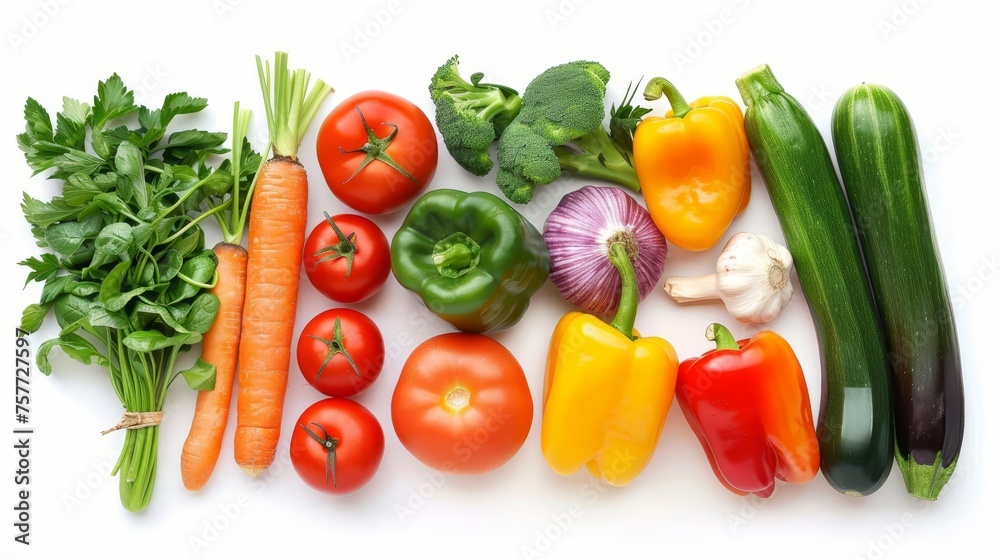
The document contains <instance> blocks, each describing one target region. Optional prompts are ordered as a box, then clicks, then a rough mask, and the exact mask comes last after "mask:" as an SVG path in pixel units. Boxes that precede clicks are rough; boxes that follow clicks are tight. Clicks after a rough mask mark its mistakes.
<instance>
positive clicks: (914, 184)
mask: <svg viewBox="0 0 1000 560" xmlns="http://www.w3.org/2000/svg"><path fill="white" fill-rule="evenodd" d="M833 143H834V148H836V152H837V161H838V162H839V164H840V173H841V177H843V181H844V190H845V191H846V193H847V199H848V202H849V203H850V206H851V211H852V212H853V215H854V221H855V223H856V226H857V230H858V236H859V238H860V240H861V251H862V255H863V256H864V258H865V263H866V267H867V270H868V277H869V278H870V279H871V284H872V290H873V292H874V294H875V303H876V306H877V307H878V311H879V314H880V316H881V318H882V323H883V327H884V329H885V332H886V337H887V338H886V340H887V344H888V348H889V362H890V364H891V365H892V371H893V376H894V383H893V384H892V387H893V405H894V407H895V431H896V462H897V463H898V465H899V468H900V470H901V471H902V473H903V480H904V481H905V482H906V489H907V491H908V492H909V493H910V494H912V495H914V496H917V497H919V498H923V499H927V500H935V499H937V497H938V494H939V493H940V492H941V489H942V488H943V487H944V485H945V483H947V482H948V479H949V478H950V477H951V474H952V472H953V471H954V470H955V465H956V464H957V460H958V454H959V451H960V450H961V447H962V435H963V431H964V424H965V410H964V409H965V400H964V394H963V388H962V367H961V363H960V359H959V351H958V338H957V336H956V332H955V320H954V316H953V313H952V309H951V301H950V299H949V297H948V287H947V284H946V283H945V277H944V272H943V271H942V269H941V264H940V260H939V258H938V253H937V249H936V243H935V240H934V228H933V225H932V223H931V218H930V212H929V210H928V208H927V201H926V198H925V196H924V182H923V171H922V167H921V163H920V151H919V148H918V144H917V139H916V133H915V131H914V128H913V122H912V120H911V119H910V115H909V112H908V111H907V110H906V107H905V106H904V105H903V102H902V101H901V100H900V99H899V97H898V96H897V95H896V94H895V93H893V92H892V91H891V90H889V89H888V88H885V87H883V86H879V85H872V84H862V85H860V86H856V87H853V88H851V89H849V90H848V91H847V92H846V93H844V95H843V96H841V98H840V99H839V100H838V101H837V105H836V108H835V109H834V113H833Z"/></svg>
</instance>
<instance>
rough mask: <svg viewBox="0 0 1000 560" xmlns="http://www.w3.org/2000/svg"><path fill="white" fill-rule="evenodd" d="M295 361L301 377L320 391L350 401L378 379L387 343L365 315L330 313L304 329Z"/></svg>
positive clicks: (350, 311) (343, 311)
mask: <svg viewBox="0 0 1000 560" xmlns="http://www.w3.org/2000/svg"><path fill="white" fill-rule="evenodd" d="M295 359H296V362H297V364H298V366H299V371H300V372H301V373H302V377H303V378H305V380H306V382H307V383H309V384H310V385H312V386H313V387H314V388H315V389H316V390H317V391H319V392H320V393H323V394H324V395H328V396H331V397H351V396H354V395H356V394H358V393H360V392H361V391H364V390H365V389H367V388H368V387H369V386H371V384H372V383H374V382H375V380H376V379H377V378H378V376H379V374H380V373H381V371H382V366H383V365H384V364H385V341H384V340H383V338H382V333H381V332H380V331H379V328H378V325H376V324H375V323H374V322H373V321H372V320H371V319H370V318H369V317H368V316H367V315H365V314H364V313H361V312H360V311H357V310H354V309H349V308H346V307H344V308H334V309H327V310H325V311H322V312H320V313H319V314H317V315H316V316H315V317H313V318H312V319H310V320H309V322H308V323H306V325H305V327H303V328H302V333H301V334H300V335H299V340H298V343H297V344H296V347H295Z"/></svg>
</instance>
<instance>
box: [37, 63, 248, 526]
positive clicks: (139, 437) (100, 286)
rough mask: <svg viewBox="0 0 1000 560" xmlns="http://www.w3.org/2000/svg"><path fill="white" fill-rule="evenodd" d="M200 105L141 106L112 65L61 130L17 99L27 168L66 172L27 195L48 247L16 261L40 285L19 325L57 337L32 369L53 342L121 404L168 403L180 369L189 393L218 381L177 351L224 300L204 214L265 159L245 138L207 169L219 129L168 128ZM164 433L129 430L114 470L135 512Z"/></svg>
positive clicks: (43, 351)
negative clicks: (45, 191) (101, 378)
mask: <svg viewBox="0 0 1000 560" xmlns="http://www.w3.org/2000/svg"><path fill="white" fill-rule="evenodd" d="M206 106H207V101H206V100H205V99H203V98H198V97H191V96H189V95H188V94H186V93H173V94H170V95H167V96H166V98H165V99H164V101H163V105H162V106H161V107H160V108H159V109H153V110H151V109H149V108H147V107H144V106H137V105H136V104H135V102H134V96H133V92H132V91H131V90H129V89H128V88H126V87H125V85H124V84H123V83H122V80H121V78H120V77H119V76H118V75H117V74H116V75H112V76H111V77H110V78H108V79H107V80H105V81H103V82H99V83H98V88H97V94H96V95H95V96H94V99H93V104H92V105H91V104H88V103H85V102H82V101H78V100H75V99H70V98H63V107H62V110H61V111H59V112H58V113H57V114H56V116H55V128H53V126H52V120H51V118H50V116H49V113H48V112H47V111H46V110H45V108H44V107H42V106H41V104H39V103H38V102H37V101H35V100H34V99H31V98H29V99H28V100H27V102H26V103H25V107H24V119H25V131H24V133H22V134H19V135H18V136H17V142H18V146H19V147H20V149H21V150H22V151H23V152H24V156H25V159H26V161H27V163H28V166H29V167H31V169H32V170H33V172H34V174H38V173H43V172H47V173H48V174H49V175H48V176H49V178H50V179H54V180H57V181H59V182H60V184H61V194H60V195H58V196H55V197H53V198H52V199H51V200H49V201H47V202H46V201H42V200H39V199H37V198H34V197H32V196H31V195H29V194H28V193H25V194H24V199H23V202H22V203H21V208H22V210H23V213H24V217H25V219H26V220H27V222H28V224H30V225H31V228H32V233H33V235H34V238H35V240H36V241H37V244H38V246H39V247H42V248H43V249H46V250H47V251H46V252H44V253H43V254H41V255H40V256H32V257H30V258H27V259H25V260H23V261H21V263H20V264H22V265H24V266H26V267H28V268H29V269H30V272H29V274H28V278H27V281H26V284H27V282H31V281H37V282H43V283H44V285H43V287H42V292H41V298H40V301H39V302H38V303H35V304H32V305H29V306H28V307H27V308H26V309H25V310H24V312H23V314H22V320H21V328H22V329H24V330H25V331H28V332H35V331H37V330H38V329H39V328H41V326H42V325H43V323H44V322H45V320H47V318H49V317H54V319H55V321H56V323H57V324H58V326H59V329H60V330H59V334H58V335H57V336H56V337H55V338H52V339H50V340H47V341H45V342H44V343H42V344H41V345H40V346H39V349H38V352H37V354H36V359H37V364H38V367H39V369H40V371H42V372H43V373H45V374H46V375H47V374H49V373H51V371H52V364H51V363H50V361H49V354H50V352H51V350H52V349H54V348H59V349H61V350H62V351H63V352H64V353H65V354H66V355H68V356H69V357H71V358H73V359H75V360H77V361H79V362H81V363H84V364H98V365H101V366H104V367H106V368H108V371H109V373H110V379H111V385H112V387H113V388H114V391H115V393H116V395H117V396H118V398H119V400H120V401H121V403H122V405H123V406H124V408H125V411H126V413H154V415H155V413H157V412H160V411H162V410H163V401H164V398H165V396H166V393H167V388H168V387H169V386H170V384H171V382H172V381H173V380H174V379H175V378H176V377H177V376H178V375H180V376H183V377H184V379H185V380H186V381H187V383H188V385H190V386H191V387H192V388H194V389H210V388H212V387H213V386H214V382H215V368H214V367H213V366H211V365H210V364H208V363H207V362H205V361H203V360H201V359H200V358H199V359H197V361H196V362H195V363H194V365H193V366H192V367H189V368H187V369H184V370H181V371H177V370H178V358H179V357H180V356H181V355H182V354H183V353H185V352H187V351H189V350H190V349H191V348H192V346H193V345H195V344H197V343H198V342H199V341H200V340H201V337H202V335H203V334H204V333H205V332H206V331H207V330H208V328H209V327H210V326H211V325H212V323H213V321H214V320H215V315H216V313H217V311H218V308H219V301H218V298H217V297H216V296H215V295H213V294H211V293H209V292H208V291H207V290H208V289H209V288H210V287H211V286H212V285H213V282H214V281H215V279H216V273H215V267H216V263H217V260H216V257H215V255H214V254H213V253H212V251H211V250H210V249H206V246H205V234H204V231H203V230H202V228H201V227H200V225H199V222H200V221H201V220H202V219H204V218H205V217H207V216H209V215H213V214H218V213H220V212H221V211H224V210H227V209H228V210H230V211H231V210H232V209H231V208H228V207H229V206H230V204H231V203H233V199H234V198H238V196H239V195H240V194H241V192H242V193H243V194H244V195H245V194H246V192H247V191H248V190H249V189H250V186H251V184H252V179H253V175H254V173H255V171H256V169H257V167H258V166H259V162H260V156H259V155H258V154H256V153H255V152H254V151H253V150H252V149H250V147H249V143H247V142H246V140H245V138H242V136H241V137H240V139H239V140H238V142H240V144H239V145H240V146H241V148H242V149H240V150H237V152H238V154H239V155H238V156H237V158H238V160H237V161H236V162H235V163H236V165H235V166H234V165H233V162H232V161H229V160H226V161H224V162H223V163H222V164H220V165H219V166H218V167H216V168H213V167H212V166H211V165H210V164H209V160H210V158H213V157H214V156H216V155H218V154H223V153H226V152H227V150H226V149H225V148H224V147H223V143H224V142H225V141H226V139H227V134H226V133H224V132H206V131H202V130H195V129H191V130H181V131H178V132H173V133H171V134H169V135H167V130H168V127H169V126H170V125H171V123H172V122H173V120H174V118H175V117H177V116H178V115H185V114H192V113H197V112H199V111H201V110H203V109H204V108H205V107H206ZM234 168H235V169H237V170H238V171H237V173H236V176H234V175H233V173H232V170H233V169H234ZM234 186H235V188H234ZM216 217H219V216H216ZM133 416H138V415H133ZM154 417H155V416H154ZM141 418H144V419H146V418H148V416H141ZM124 419H125V417H123V422H124ZM137 423H139V424H140V425H143V424H145V423H146V422H145V420H142V421H137ZM126 427H127V426H126ZM158 433H159V425H158V423H154V425H147V426H144V427H136V426H133V427H132V429H128V430H127V431H126V435H125V442H124V446H123V448H122V452H121V455H120V457H119V459H118V462H117V464H116V465H115V467H114V471H113V474H117V475H119V480H120V494H121V501H122V505H123V506H125V508H127V509H128V510H130V511H140V510H143V509H145V508H146V506H147V505H148V504H149V500H150V497H151V494H152V490H153V480H154V476H155V472H156V455H157V453H156V450H157V437H158Z"/></svg>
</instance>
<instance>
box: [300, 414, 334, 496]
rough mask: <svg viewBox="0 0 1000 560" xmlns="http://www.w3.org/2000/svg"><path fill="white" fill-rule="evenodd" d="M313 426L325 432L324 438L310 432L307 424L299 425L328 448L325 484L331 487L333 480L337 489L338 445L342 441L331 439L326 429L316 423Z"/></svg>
mask: <svg viewBox="0 0 1000 560" xmlns="http://www.w3.org/2000/svg"><path fill="white" fill-rule="evenodd" d="M310 423H311V424H312V425H313V426H316V427H317V428H319V429H320V430H323V437H319V436H318V435H317V434H316V433H315V432H313V431H312V430H310V429H309V428H307V427H306V426H305V424H299V427H301V428H302V429H303V430H305V431H306V433H307V434H309V437H311V438H313V439H314V440H316V441H318V442H319V443H320V445H322V446H323V447H325V448H326V478H325V479H324V484H325V485H327V486H329V485H330V478H331V477H332V478H333V487H334V488H336V487H337V444H339V443H340V440H339V439H337V438H335V437H330V434H328V433H326V428H324V427H323V426H321V425H319V424H317V423H316V422H310Z"/></svg>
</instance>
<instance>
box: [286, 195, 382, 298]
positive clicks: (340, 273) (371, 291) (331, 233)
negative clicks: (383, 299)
mask: <svg viewBox="0 0 1000 560" xmlns="http://www.w3.org/2000/svg"><path fill="white" fill-rule="evenodd" d="M324 215H325V216H326V220H325V221H323V222H320V223H319V224H317V225H316V227H315V228H313V230H312V232H311V233H310V234H309V237H308V238H307V239H306V244H305V248H304V250H303V255H302V264H303V266H304V267H305V270H306V276H307V277H308V278H309V281H310V282H311V283H312V285H313V286H314V287H315V288H316V289H317V290H318V291H319V292H320V293H321V294H323V295H325V296H326V297H328V298H330V299H332V300H333V301H337V302H340V303H357V302H359V301H363V300H366V299H368V298H370V297H371V296H373V295H375V293H377V292H378V291H379V290H381V289H382V286H384V285H385V281H386V279H387V278H388V277H389V272H390V271H391V261H390V258H389V240H388V239H386V237H385V234H384V233H382V229H381V228H379V227H378V225H377V224H375V222H373V221H371V220H369V219H368V218H365V217H364V216H358V215H357V214H337V215H336V216H333V217H332V218H331V217H330V215H329V214H326V213H325V212H324Z"/></svg>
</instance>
